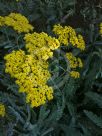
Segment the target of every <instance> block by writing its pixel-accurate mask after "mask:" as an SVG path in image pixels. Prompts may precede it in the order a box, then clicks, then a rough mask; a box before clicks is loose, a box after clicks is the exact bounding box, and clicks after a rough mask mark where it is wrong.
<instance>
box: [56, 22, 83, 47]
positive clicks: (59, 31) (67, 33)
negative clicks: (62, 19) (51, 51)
mask: <svg viewBox="0 0 102 136" xmlns="http://www.w3.org/2000/svg"><path fill="white" fill-rule="evenodd" d="M53 32H54V33H55V34H56V35H58V40H59V41H60V43H61V44H64V45H68V44H69V43H70V44H71V45H72V46H74V47H77V48H79V49H80V50H85V41H84V39H83V37H82V36H81V35H78V36H77V34H76V32H75V30H74V29H73V28H72V27H70V26H65V27H62V26H61V25H60V24H58V25H54V28H53Z"/></svg>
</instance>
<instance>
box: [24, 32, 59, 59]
mask: <svg viewBox="0 0 102 136" xmlns="http://www.w3.org/2000/svg"><path fill="white" fill-rule="evenodd" d="M24 39H25V41H26V49H27V50H28V52H29V53H30V54H33V55H34V56H37V58H38V59H43V60H47V59H48V58H50V57H52V56H53V50H56V49H57V48H58V47H59V46H60V43H59V41H58V40H57V39H56V38H53V37H51V36H48V35H47V34H46V33H44V32H42V33H36V32H34V33H33V34H30V33H28V34H26V35H25V37H24Z"/></svg>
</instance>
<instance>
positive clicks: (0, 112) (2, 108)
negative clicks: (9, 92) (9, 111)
mask: <svg viewBox="0 0 102 136" xmlns="http://www.w3.org/2000/svg"><path fill="white" fill-rule="evenodd" d="M0 116H2V117H4V116H5V106H4V105H3V104H2V103H0Z"/></svg>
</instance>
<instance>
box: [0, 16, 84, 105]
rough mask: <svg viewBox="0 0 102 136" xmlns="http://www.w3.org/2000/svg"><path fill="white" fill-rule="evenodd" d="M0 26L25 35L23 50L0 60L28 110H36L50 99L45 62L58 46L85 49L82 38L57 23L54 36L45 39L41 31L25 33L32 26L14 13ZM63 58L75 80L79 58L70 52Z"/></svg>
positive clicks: (46, 62)
mask: <svg viewBox="0 0 102 136" xmlns="http://www.w3.org/2000/svg"><path fill="white" fill-rule="evenodd" d="M3 25H4V26H5V25H7V26H11V27H13V29H14V30H16V31H17V32H18V33H21V32H24V33H27V34H25V36H24V40H25V51H24V50H18V51H12V52H11V53H10V54H7V55H6V56H5V57H4V59H5V61H6V63H5V72H6V73H8V74H10V75H11V77H12V78H14V79H15V83H16V84H17V85H18V86H19V92H20V93H21V92H22V93H25V94H26V103H30V105H31V107H38V106H40V105H43V104H45V103H46V101H47V100H48V101H49V100H52V99H53V95H54V90H53V86H49V85H48V84H47V81H48V80H49V79H50V78H51V73H50V72H49V59H50V58H52V57H53V52H54V51H55V50H57V49H58V48H60V46H61V45H62V46H63V45H64V46H65V45H66V46H69V44H71V45H72V46H73V47H75V48H79V49H80V50H82V51H83V50H85V42H84V40H83V37H82V36H81V35H77V34H76V32H75V30H74V29H73V28H72V27H70V26H65V27H62V26H61V25H59V24H58V25H55V26H54V28H53V32H54V33H55V34H56V37H52V36H49V35H48V34H47V33H45V32H41V33H37V32H33V33H29V32H30V31H32V30H33V26H31V25H30V24H29V22H28V20H27V19H26V18H25V17H24V16H22V15H21V14H17V13H11V14H10V15H8V16H6V17H0V26H3ZM63 57H64V56H63ZM65 57H66V58H67V60H68V61H69V66H70V68H71V71H70V73H69V74H70V76H71V77H73V78H79V77H80V73H79V72H78V71H76V69H77V68H82V67H83V63H82V61H81V59H80V58H76V57H75V56H74V55H73V54H72V53H71V52H68V53H66V54H65Z"/></svg>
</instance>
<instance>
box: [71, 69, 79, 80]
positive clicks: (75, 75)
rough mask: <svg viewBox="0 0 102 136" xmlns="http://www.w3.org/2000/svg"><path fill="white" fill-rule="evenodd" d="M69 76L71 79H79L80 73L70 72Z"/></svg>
mask: <svg viewBox="0 0 102 136" xmlns="http://www.w3.org/2000/svg"><path fill="white" fill-rule="evenodd" d="M70 76H71V77H73V78H79V77H80V73H79V72H77V71H71V72H70Z"/></svg>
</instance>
